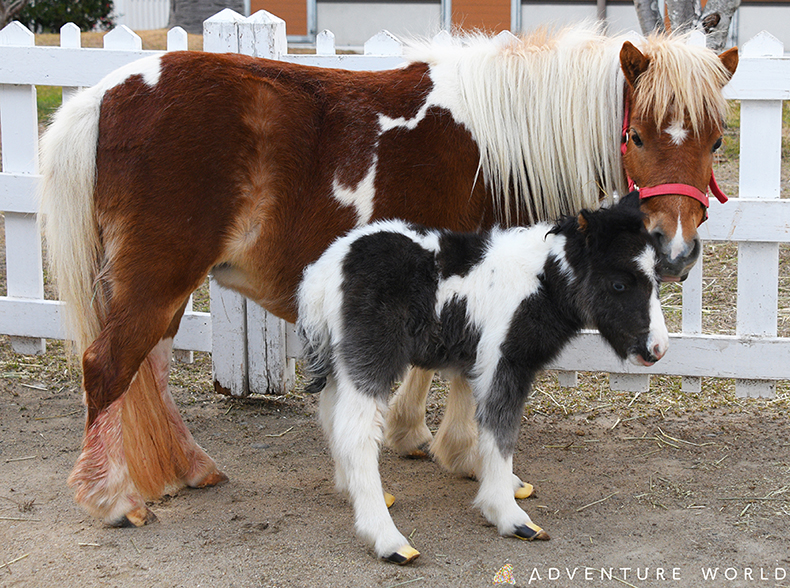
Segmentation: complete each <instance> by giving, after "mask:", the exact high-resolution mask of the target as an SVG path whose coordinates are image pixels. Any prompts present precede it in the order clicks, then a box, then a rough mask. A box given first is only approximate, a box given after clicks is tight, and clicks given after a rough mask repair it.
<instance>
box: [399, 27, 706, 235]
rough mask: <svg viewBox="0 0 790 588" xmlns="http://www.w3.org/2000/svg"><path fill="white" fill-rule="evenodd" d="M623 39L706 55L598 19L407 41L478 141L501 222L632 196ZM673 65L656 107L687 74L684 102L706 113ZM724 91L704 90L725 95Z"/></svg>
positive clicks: (678, 64) (653, 95)
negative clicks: (613, 33)
mask: <svg viewBox="0 0 790 588" xmlns="http://www.w3.org/2000/svg"><path fill="white" fill-rule="evenodd" d="M625 40H630V41H632V42H634V43H635V44H636V45H642V46H643V50H644V51H645V52H646V54H648V53H652V52H653V51H656V52H659V53H661V52H662V51H664V49H663V47H664V46H665V45H671V46H675V45H682V46H683V48H682V49H681V50H680V52H679V53H678V55H683V54H685V53H688V52H689V51H691V52H696V53H699V52H700V50H698V49H697V48H694V47H689V48H688V49H687V47H688V46H687V45H686V42H685V39H680V38H677V37H675V38H670V39H669V40H666V41H664V42H663V44H662V43H660V42H658V41H656V40H654V39H650V40H645V39H642V38H640V37H638V36H636V35H631V36H623V37H607V36H604V35H602V34H601V32H600V28H599V26H597V25H595V24H592V23H583V24H580V25H577V26H575V27H570V28H567V29H563V30H561V31H560V32H558V33H556V34H549V33H547V32H546V31H542V32H538V33H535V34H532V35H529V36H525V37H522V38H517V37H515V36H513V35H509V34H500V35H499V36H497V37H494V38H491V37H487V36H484V35H480V34H467V35H463V36H454V37H452V39H450V38H449V37H445V38H444V39H443V40H440V42H433V43H428V42H412V43H410V44H409V46H408V49H407V53H406V54H407V58H408V59H409V60H410V61H415V62H416V61H421V62H426V63H427V64H429V66H430V67H431V78H432V80H433V82H434V90H433V92H432V95H431V96H429V98H428V100H429V102H432V103H433V104H436V105H437V106H443V107H446V108H448V109H449V110H450V111H451V112H452V114H453V116H455V117H456V119H457V120H458V121H459V122H461V123H463V124H464V125H465V126H466V127H467V128H468V129H469V131H470V132H471V134H472V136H473V138H474V140H475V142H476V143H477V145H478V148H479V149H480V168H479V171H480V172H482V176H483V180H484V181H485V182H486V185H488V186H489V187H490V188H491V189H492V191H493V193H494V194H495V195H496V196H495V197H496V198H497V199H498V202H497V208H498V209H499V211H501V213H500V218H499V219H498V220H499V221H500V222H504V223H505V224H511V223H513V222H524V221H527V222H534V221H538V220H552V219H556V218H558V217H560V216H561V215H564V214H570V213H572V212H574V211H578V210H579V209H581V208H597V207H598V205H599V201H600V197H601V195H603V197H604V198H605V199H606V200H609V201H611V199H612V196H613V195H614V193H615V192H616V193H618V194H620V195H623V194H625V192H626V191H627V184H626V178H625V176H624V173H623V168H622V161H621V154H620V137H621V131H622V124H623V111H624V105H623V100H624V91H623V89H624V84H625V78H624V76H623V73H622V70H621V68H620V61H619V53H620V49H621V47H622V45H623V42H624V41H625ZM695 50H696V51H695ZM707 53H710V55H712V56H713V59H716V56H715V55H713V54H712V52H710V51H708V52H707ZM656 63H659V62H656ZM660 63H661V64H663V63H664V62H663V61H661V62H660ZM671 64H672V67H673V68H674V70H675V73H674V74H673V75H672V77H671V80H670V82H669V84H667V83H663V82H662V83H659V84H657V87H660V88H664V89H666V88H669V89H668V90H660V91H659V90H656V91H655V92H650V93H649V96H648V97H647V98H648V99H649V100H651V101H652V103H651V106H653V107H658V108H661V105H662V104H663V105H667V104H670V103H671V102H672V101H673V100H675V99H676V97H675V95H674V94H673V93H672V89H673V88H675V83H676V80H677V79H684V80H685V82H684V89H683V90H682V92H679V93H678V96H677V99H679V100H681V102H682V103H686V104H690V105H691V106H690V109H691V110H692V111H693V112H695V113H699V116H701V115H702V113H703V112H706V111H709V105H708V104H707V103H705V104H701V105H700V102H699V99H698V98H696V96H697V94H696V93H695V91H694V90H695V87H694V86H692V85H690V84H697V83H698V82H699V78H700V75H697V76H696V77H695V78H693V79H692V78H691V77H690V76H689V75H688V74H687V72H684V70H683V69H682V68H683V67H684V60H683V59H676V58H673V59H671ZM654 69H655V70H660V69H663V67H662V68H653V67H651V68H650V70H654ZM684 76H685V77H684ZM645 81H646V82H648V80H647V79H646V80H645ZM645 85H646V86H647V85H648V84H647V83H646V84H645ZM697 88H698V86H697ZM720 88H721V86H719V88H717V89H716V92H706V94H707V95H708V96H710V95H713V94H717V95H718V96H721V92H720ZM697 91H698V90H697ZM646 94H647V93H646ZM448 148H452V146H448ZM512 198H517V199H519V200H520V201H522V202H523V206H522V208H523V209H524V210H525V211H526V214H527V217H528V218H526V219H524V218H515V219H514V218H511V214H510V211H511V210H512V209H513V207H512V206H509V205H508V204H509V203H510V202H511V199H512Z"/></svg>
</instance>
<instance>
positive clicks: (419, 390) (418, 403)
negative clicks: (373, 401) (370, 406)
mask: <svg viewBox="0 0 790 588" xmlns="http://www.w3.org/2000/svg"><path fill="white" fill-rule="evenodd" d="M432 379H433V372H431V371H426V370H423V369H420V368H416V367H412V368H410V369H409V371H408V372H407V373H406V378H404V380H403V383H402V384H401V385H400V388H398V391H397V392H396V393H395V395H394V396H393V397H392V401H391V402H390V407H389V413H388V415H387V426H386V443H387V445H388V446H389V447H390V448H392V450H393V451H395V452H396V453H398V454H399V455H403V456H408V457H427V456H428V445H429V444H430V443H431V439H432V438H433V436H432V435H431V431H430V430H429V429H428V426H427V425H426V424H425V402H426V400H427V399H428V391H429V390H430V388H431V380H432Z"/></svg>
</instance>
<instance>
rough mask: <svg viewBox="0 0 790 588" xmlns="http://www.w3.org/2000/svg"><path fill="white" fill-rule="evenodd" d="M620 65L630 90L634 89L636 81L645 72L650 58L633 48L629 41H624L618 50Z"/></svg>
mask: <svg viewBox="0 0 790 588" xmlns="http://www.w3.org/2000/svg"><path fill="white" fill-rule="evenodd" d="M620 65H621V66H622V68H623V73H624V74H625V79H626V80H628V83H629V84H631V87H632V88H636V80H637V79H638V78H639V76H641V75H642V74H643V73H645V71H646V70H647V67H648V66H649V65H650V58H649V57H646V56H645V55H644V54H643V53H642V52H641V51H640V50H639V49H637V48H636V47H634V45H633V44H632V43H631V41H626V42H625V43H623V47H622V49H620Z"/></svg>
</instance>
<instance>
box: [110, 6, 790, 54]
mask: <svg viewBox="0 0 790 588" xmlns="http://www.w3.org/2000/svg"><path fill="white" fill-rule="evenodd" d="M662 3H663V0H660V4H662ZM115 6H116V12H117V14H118V20H117V22H118V23H119V24H126V25H127V26H129V27H130V28H132V29H149V28H164V27H165V26H167V22H168V16H169V13H170V0H115ZM258 10H267V11H268V12H271V13H272V14H275V15H277V16H279V17H280V18H282V19H283V20H285V22H286V26H287V31H288V38H289V41H291V42H311V41H312V40H314V39H315V34H316V33H317V32H318V31H322V30H324V29H328V30H330V31H332V32H333V33H334V34H335V42H336V44H337V45H338V46H360V45H362V44H363V43H364V42H365V41H366V40H367V39H369V38H370V37H372V36H373V35H375V34H376V33H377V32H378V31H380V30H381V29H387V30H388V31H390V32H391V33H393V34H394V35H396V36H399V37H408V36H430V35H433V34H435V33H437V32H438V31H440V30H442V29H450V28H453V27H463V28H465V29H482V30H486V31H489V32H499V31H503V30H511V31H514V32H518V31H530V30H533V29H535V28H536V27H538V26H541V25H546V24H548V25H563V24H566V23H570V22H576V21H579V20H582V19H594V18H597V16H598V15H599V14H600V13H602V12H603V14H605V17H606V21H607V24H608V26H609V30H610V31H612V32H619V31H624V30H637V31H638V30H639V23H638V21H637V18H636V11H635V10H634V5H633V2H632V1H631V0H400V1H395V0H244V11H245V12H246V13H247V14H252V13H255V12H257V11H258ZM762 30H767V31H768V32H770V33H771V34H773V35H774V36H776V37H777V38H779V40H780V41H782V42H783V43H784V45H785V48H786V49H787V50H790V0H742V4H741V7H740V8H739V9H738V12H736V14H735V17H734V18H733V22H732V28H731V37H732V41H733V43H739V42H743V41H745V40H748V39H750V38H752V37H753V36H754V35H756V34H757V33H759V32H760V31H762Z"/></svg>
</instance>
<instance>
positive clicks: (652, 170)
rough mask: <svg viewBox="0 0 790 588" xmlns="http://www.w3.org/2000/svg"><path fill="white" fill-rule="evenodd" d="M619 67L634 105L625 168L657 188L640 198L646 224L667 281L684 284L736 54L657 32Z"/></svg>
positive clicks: (623, 56) (627, 50)
mask: <svg viewBox="0 0 790 588" xmlns="http://www.w3.org/2000/svg"><path fill="white" fill-rule="evenodd" d="M620 64H621V66H622V69H623V73H624V74H625V79H626V81H627V83H628V84H627V87H626V94H627V98H626V103H627V104H629V105H630V108H629V109H628V112H629V113H630V114H629V116H628V117H627V121H626V123H625V125H624V129H625V130H626V134H625V136H624V153H623V166H624V168H625V171H626V174H627V175H628V176H629V177H630V178H631V179H633V181H634V183H635V184H636V185H637V186H638V187H639V188H641V189H644V188H654V187H655V188H656V189H655V190H654V191H653V192H654V193H656V195H655V196H653V197H650V198H643V200H642V211H643V212H644V213H645V225H646V226H647V229H648V230H649V231H650V232H651V233H652V234H653V235H654V236H655V237H656V239H657V241H658V244H659V254H660V258H661V259H660V265H659V271H660V274H661V276H662V278H663V279H664V280H667V281H678V280H683V279H685V278H686V276H687V275H688V273H689V271H690V269H691V267H692V266H693V265H694V263H695V262H696V261H697V258H698V257H699V254H700V240H699V237H698V236H697V227H698V226H699V225H700V224H701V223H702V222H703V221H704V220H705V218H706V214H707V211H706V206H705V205H704V204H703V201H705V200H706V196H705V194H706V193H707V190H708V186H709V185H710V184H711V181H712V178H713V154H714V152H715V151H716V150H717V149H718V148H719V147H720V146H721V143H722V125H723V121H724V116H725V114H726V108H727V106H726V101H725V100H724V97H723V96H722V92H721V89H722V88H723V87H724V85H725V84H726V83H727V82H728V81H729V79H730V78H731V77H732V74H733V73H735V68H736V67H737V65H738V51H737V49H736V48H733V49H730V50H729V51H726V52H724V53H723V54H721V55H720V56H718V57H717V56H716V55H715V54H714V53H713V52H712V51H710V50H708V49H705V48H702V47H694V46H690V45H688V44H686V43H685V42H683V41H682V40H680V39H677V38H672V37H666V36H658V35H656V36H651V37H650V38H648V40H647V42H646V46H645V52H644V53H643V52H642V51H640V50H639V49H637V48H636V47H635V46H634V45H632V44H631V43H630V42H628V41H626V42H625V43H624V44H623V47H622V49H621V50H620ZM683 186H685V188H684V187H683Z"/></svg>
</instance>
